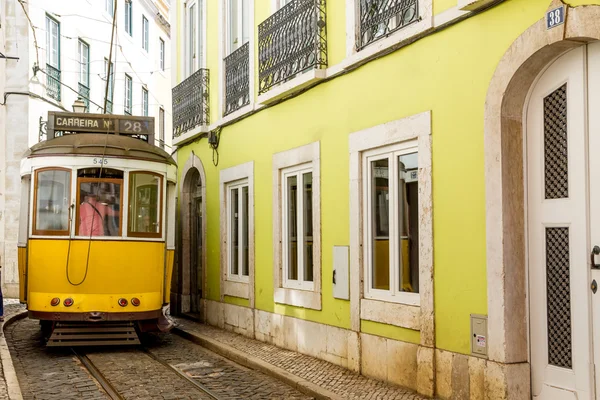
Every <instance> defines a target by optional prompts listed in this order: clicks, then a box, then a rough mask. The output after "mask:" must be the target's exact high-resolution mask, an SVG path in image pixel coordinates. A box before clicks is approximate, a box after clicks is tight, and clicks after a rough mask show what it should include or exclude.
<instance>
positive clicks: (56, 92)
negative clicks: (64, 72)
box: [46, 64, 60, 101]
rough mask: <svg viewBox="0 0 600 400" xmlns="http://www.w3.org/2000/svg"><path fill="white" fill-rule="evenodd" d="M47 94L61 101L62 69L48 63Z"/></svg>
mask: <svg viewBox="0 0 600 400" xmlns="http://www.w3.org/2000/svg"><path fill="white" fill-rule="evenodd" d="M46 94H47V95H48V97H52V98H53V99H54V100H58V101H60V69H56V68H54V67H53V66H52V65H50V64H46Z"/></svg>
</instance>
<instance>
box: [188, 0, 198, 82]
mask: <svg viewBox="0 0 600 400" xmlns="http://www.w3.org/2000/svg"><path fill="white" fill-rule="evenodd" d="M198 7H199V5H198V2H197V1H195V0H193V1H190V2H188V3H186V32H185V43H186V52H185V54H186V60H187V62H186V68H187V75H188V76H189V75H191V74H193V73H194V72H195V71H196V70H197V69H198V55H199V53H198V50H199V47H198V43H199V42H200V40H198V39H199V38H198V22H201V21H198Z"/></svg>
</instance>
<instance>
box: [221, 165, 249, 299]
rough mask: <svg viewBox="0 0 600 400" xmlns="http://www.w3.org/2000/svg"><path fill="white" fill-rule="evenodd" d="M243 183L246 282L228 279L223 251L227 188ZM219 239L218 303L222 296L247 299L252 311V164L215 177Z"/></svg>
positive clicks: (225, 256) (224, 251)
mask: <svg viewBox="0 0 600 400" xmlns="http://www.w3.org/2000/svg"><path fill="white" fill-rule="evenodd" d="M241 179H246V180H247V182H248V278H247V281H246V279H243V280H238V279H234V278H233V277H229V276H228V273H227V271H228V256H229V252H228V251H227V243H228V240H227V237H228V235H227V232H228V231H227V228H228V227H227V221H228V218H227V184H228V183H230V182H235V181H239V180H241ZM219 196H220V203H219V204H220V219H219V228H220V238H221V248H220V250H221V257H220V259H221V274H220V276H221V278H220V281H221V301H224V297H225V296H233V297H239V298H243V299H248V300H249V301H250V304H249V305H250V307H254V254H255V251H254V161H250V162H247V163H244V164H240V165H236V166H234V167H230V168H226V169H222V170H221V172H220V174H219Z"/></svg>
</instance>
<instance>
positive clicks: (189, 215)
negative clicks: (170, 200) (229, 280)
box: [178, 155, 206, 319]
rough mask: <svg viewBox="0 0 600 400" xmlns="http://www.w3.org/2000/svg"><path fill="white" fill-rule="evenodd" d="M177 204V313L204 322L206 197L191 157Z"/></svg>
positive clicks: (201, 172)
mask: <svg viewBox="0 0 600 400" xmlns="http://www.w3.org/2000/svg"><path fill="white" fill-rule="evenodd" d="M182 177H183V182H182V184H181V197H180V198H181V202H180V219H179V232H180V239H179V243H180V252H179V257H180V263H179V264H180V265H179V270H178V281H179V282H178V283H179V284H178V287H179V291H180V294H181V304H180V306H179V310H180V312H181V313H183V314H187V315H189V316H191V317H194V318H197V319H204V307H203V301H202V298H203V294H204V293H205V292H204V290H205V278H206V248H205V245H204V244H205V243H206V204H205V199H206V193H205V179H206V178H205V174H204V168H203V167H202V163H201V162H200V159H198V157H196V156H195V155H192V157H190V159H189V160H188V162H187V163H186V164H185V166H184V170H183V174H182Z"/></svg>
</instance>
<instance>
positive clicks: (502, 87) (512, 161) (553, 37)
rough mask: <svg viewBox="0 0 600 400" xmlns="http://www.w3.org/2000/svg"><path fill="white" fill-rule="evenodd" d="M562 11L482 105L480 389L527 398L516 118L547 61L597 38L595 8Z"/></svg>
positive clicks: (598, 11)
mask: <svg viewBox="0 0 600 400" xmlns="http://www.w3.org/2000/svg"><path fill="white" fill-rule="evenodd" d="M560 6H564V7H565V11H566V22H565V24H564V25H562V26H559V27H556V28H553V29H549V30H548V29H546V21H545V18H544V16H543V15H542V16H540V17H542V18H541V19H540V20H539V21H538V22H537V23H536V24H534V25H532V26H531V27H530V28H528V29H527V30H526V31H525V32H524V33H523V34H522V35H521V36H519V37H518V38H517V39H516V40H515V42H514V43H513V44H512V45H511V47H510V48H509V49H508V51H507V52H506V53H505V55H504V57H503V58H502V60H501V61H500V63H499V64H498V67H497V69H496V71H495V73H494V76H493V77H492V80H491V82H490V86H489V89H488V94H487V99H486V104H485V122H484V135H485V137H484V142H485V147H484V148H485V182H486V242H487V252H486V258H487V282H488V291H487V293H488V351H489V361H488V363H487V367H486V389H487V390H488V391H489V392H494V393H502V392H503V395H504V396H506V398H530V395H531V389H530V352H529V342H528V337H529V315H528V305H527V301H528V300H527V299H528V296H527V270H528V268H527V242H526V207H525V199H526V197H525V188H526V186H525V178H524V162H525V158H524V129H523V123H524V116H525V112H524V110H525V106H526V104H527V102H528V96H529V94H530V88H531V87H532V86H533V84H534V83H535V82H536V79H538V77H539V76H540V73H541V72H542V71H544V70H545V69H546V68H547V67H548V66H549V65H550V64H551V62H552V61H554V60H556V59H557V58H558V57H560V56H561V55H563V54H565V53H566V52H568V51H569V50H572V49H574V48H576V47H580V46H582V45H583V44H586V43H590V42H593V41H595V40H598V39H600V24H598V23H597V21H598V20H599V18H600V6H580V7H569V6H567V5H564V4H563V3H562V2H561V1H559V0H554V1H553V2H552V3H551V4H550V5H549V8H548V10H551V9H554V8H556V7H560Z"/></svg>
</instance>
